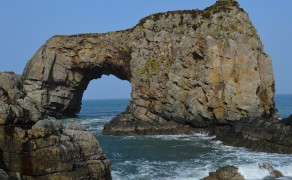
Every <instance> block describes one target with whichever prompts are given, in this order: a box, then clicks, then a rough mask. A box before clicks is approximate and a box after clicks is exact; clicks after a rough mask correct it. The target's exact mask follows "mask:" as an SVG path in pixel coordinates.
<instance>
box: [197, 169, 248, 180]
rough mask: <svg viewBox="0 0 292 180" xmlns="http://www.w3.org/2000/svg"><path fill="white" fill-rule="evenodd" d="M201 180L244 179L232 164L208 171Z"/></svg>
mask: <svg viewBox="0 0 292 180" xmlns="http://www.w3.org/2000/svg"><path fill="white" fill-rule="evenodd" d="M202 180H245V178H244V177H243V176H242V175H241V174H240V173H239V172H238V169H237V168H236V167H234V166H224V167H221V168H218V169H217V170H216V171H215V172H210V173H209V176H208V177H205V178H203V179H202Z"/></svg>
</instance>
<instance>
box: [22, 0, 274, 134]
mask: <svg viewBox="0 0 292 180" xmlns="http://www.w3.org/2000/svg"><path fill="white" fill-rule="evenodd" d="M104 74H106V75H108V74H113V75H115V76H117V77H118V78H120V79H122V80H128V81H130V83H131V86H132V93H131V100H130V103H129V105H128V108H127V110H126V112H124V113H123V114H121V115H119V116H118V117H116V118H115V119H114V120H113V121H112V122H110V123H109V124H107V125H106V127H105V131H104V132H105V133H106V134H153V133H155V134H164V133H166V132H167V131H170V132H173V130H175V129H176V128H177V127H180V126H181V125H183V126H185V125H189V126H191V127H209V126H213V125H217V124H225V123H227V122H228V121H237V120H239V119H241V118H244V117H263V116H264V117H270V116H271V115H272V113H273V110H274V100H273V96H274V92H275V83H274V76H273V71H272V61H271V59H270V57H269V56H268V55H267V54H266V53H265V52H264V49H263V45H262V43H261V41H260V37H259V35H258V34H257V32H256V29H255V28H254V26H253V25H252V23H251V21H250V19H249V17H248V14H247V13H246V12H245V11H244V10H243V9H241V8H240V7H239V5H238V3H237V2H236V1H218V2H216V3H215V4H214V5H213V6H210V7H208V8H206V9H205V10H203V11H201V10H190V11H174V12H167V13H160V14H153V15H150V16H148V17H146V18H144V19H142V20H141V21H140V22H139V24H138V25H136V26H135V27H133V28H131V29H128V30H124V31H119V32H112V33H106V34H80V35H74V36H55V37H53V38H51V39H49V40H48V41H47V42H46V44H45V45H43V46H42V47H41V48H40V49H39V51H38V52H37V53H36V54H35V56H34V57H33V58H32V59H31V60H30V62H29V63H28V64H27V66H26V68H25V71H24V73H23V86H24V89H25V91H26V92H27V97H29V98H30V99H31V100H32V101H33V103H34V104H36V107H37V109H38V110H39V111H40V112H41V113H43V114H47V115H50V116H56V117H61V116H64V115H65V116H71V115H73V116H74V115H75V114H76V113H78V112H79V110H80V104H81V99H82V95H83V92H84V90H85V89H86V87H87V85H88V83H89V82H90V80H92V79H95V78H100V77H101V76H102V75H104Z"/></svg>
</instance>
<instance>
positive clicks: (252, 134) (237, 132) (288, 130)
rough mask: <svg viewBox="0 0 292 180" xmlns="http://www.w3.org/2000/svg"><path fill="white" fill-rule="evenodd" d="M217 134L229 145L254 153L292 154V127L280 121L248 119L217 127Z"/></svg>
mask: <svg viewBox="0 0 292 180" xmlns="http://www.w3.org/2000/svg"><path fill="white" fill-rule="evenodd" d="M215 134H216V137H217V138H218V139H219V140H221V141H223V142H224V143H225V144H228V145H232V146H238V147H246V148H249V149H251V150H254V151H262V152H271V153H285V154H292V141H291V136H292V127H291V126H288V125H283V124H281V123H279V121H275V120H267V119H260V118H257V119H254V118H246V119H242V120H240V121H238V122H231V123H229V124H228V125H227V126H220V127H217V128H216V130H215Z"/></svg>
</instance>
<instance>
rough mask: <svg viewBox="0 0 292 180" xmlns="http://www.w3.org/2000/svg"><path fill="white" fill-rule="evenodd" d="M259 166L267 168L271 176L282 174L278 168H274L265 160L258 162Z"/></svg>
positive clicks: (276, 176)
mask: <svg viewBox="0 0 292 180" xmlns="http://www.w3.org/2000/svg"><path fill="white" fill-rule="evenodd" d="M259 168H260V169H264V170H267V171H268V172H269V174H270V177H273V178H279V177H283V176H284V175H283V174H282V173H281V172H280V171H279V170H277V169H275V168H274V167H273V166H272V165H271V164H269V163H266V162H263V163H259Z"/></svg>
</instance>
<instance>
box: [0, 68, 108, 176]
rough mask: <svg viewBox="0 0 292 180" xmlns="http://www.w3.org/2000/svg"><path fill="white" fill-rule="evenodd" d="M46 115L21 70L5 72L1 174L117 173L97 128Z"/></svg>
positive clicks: (0, 87)
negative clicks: (90, 129) (86, 128)
mask: <svg viewBox="0 0 292 180" xmlns="http://www.w3.org/2000/svg"><path fill="white" fill-rule="evenodd" d="M43 115H44V114H42V113H41V112H39V111H38V109H37V108H36V106H35V104H34V103H33V101H32V100H31V99H30V98H29V97H28V96H26V92H25V91H24V90H23V86H22V82H21V78H20V76H18V75H15V74H14V73H11V72H9V73H0V179H8V178H10V179H56V178H58V179H62V178H66V179H67V178H69V179H76V178H80V179H111V173H110V162H109V160H108V159H107V158H106V156H105V155H104V154H103V152H102V150H101V148H100V146H99V144H98V142H97V140H96V139H95V137H94V136H93V135H92V134H90V133H89V132H86V131H84V130H83V131H82V130H78V129H72V128H64V127H63V126H62V124H61V123H60V121H57V120H55V119H54V118H44V119H43V118H42V116H43ZM1 169H2V170H1ZM3 170H5V171H6V172H4V171H3Z"/></svg>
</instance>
